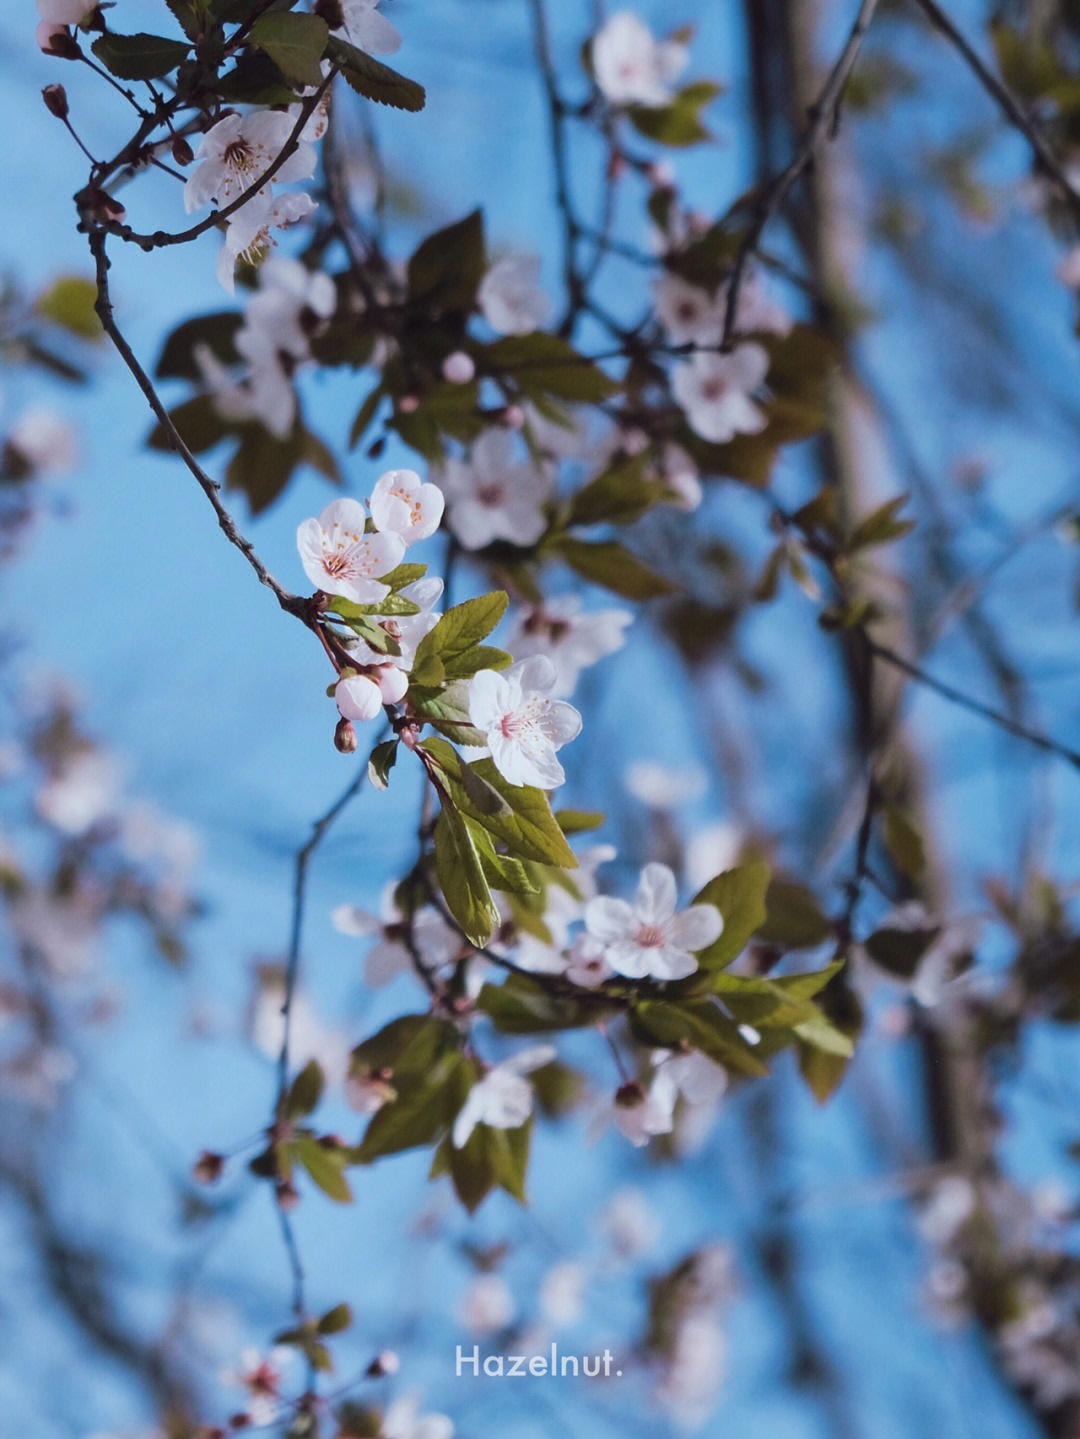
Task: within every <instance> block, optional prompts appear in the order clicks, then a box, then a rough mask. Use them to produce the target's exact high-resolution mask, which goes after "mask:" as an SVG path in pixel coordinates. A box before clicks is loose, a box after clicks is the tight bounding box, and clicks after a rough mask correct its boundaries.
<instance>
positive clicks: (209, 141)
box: [184, 110, 316, 215]
mask: <svg viewBox="0 0 1080 1439" xmlns="http://www.w3.org/2000/svg"><path fill="white" fill-rule="evenodd" d="M295 123H296V122H295V121H294V120H293V119H291V118H290V116H288V115H286V114H284V113H283V112H282V111H280V110H256V111H255V112H254V114H251V115H237V114H232V115H226V116H225V118H224V120H219V121H218V122H217V124H216V125H213V126H211V128H210V129H209V130H207V132H206V134H205V135H204V136H203V137H202V140H201V141H200V142H199V148H198V150H197V151H196V152H195V158H196V159H197V160H198V161H199V164H198V165H196V167H195V169H194V170H193V171H192V172H191V174H190V175H189V176H188V178H187V180H186V181H185V182H184V208H185V210H187V212H188V214H189V215H190V214H191V213H192V211H193V210H201V209H202V207H203V206H204V205H209V204H210V203H211V202H213V203H214V204H216V205H228V204H230V203H231V202H232V201H233V200H236V199H237V198H238V197H239V196H240V195H242V194H243V193H244V191H245V190H247V189H250V187H251V186H252V185H254V184H255V183H256V182H257V181H258V180H260V179H261V178H262V176H263V175H265V174H266V172H267V170H268V169H269V168H270V166H271V165H272V164H273V163H274V161H275V160H276V159H277V157H278V156H279V155H280V154H281V152H282V150H284V148H285V146H286V144H287V143H288V140H289V136H290V135H291V134H292V132H293V130H294V128H295ZM315 159H316V156H315V149H314V146H312V145H310V144H309V143H308V142H307V141H306V140H299V141H298V142H297V146H296V149H295V151H294V152H293V153H292V154H291V155H290V156H289V157H288V159H287V160H285V161H284V162H283V163H282V164H281V165H279V166H278V168H277V169H276V170H275V171H274V176H273V178H274V182H275V183H277V182H279V181H280V182H281V183H282V184H284V183H286V182H288V181H290V180H307V179H310V178H311V176H312V175H314V173H315ZM267 188H268V187H267V186H265V185H264V186H263V188H262V190H260V191H259V193H260V194H263V193H264V192H265V190H266V189H267ZM253 198H254V197H253ZM239 213H240V211H237V214H239Z"/></svg>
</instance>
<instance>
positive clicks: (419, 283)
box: [408, 210, 484, 390]
mask: <svg viewBox="0 0 1080 1439" xmlns="http://www.w3.org/2000/svg"><path fill="white" fill-rule="evenodd" d="M483 274H484V217H483V213H482V212H481V211H480V210H474V211H473V212H472V214H471V215H466V216H465V218H464V220H458V221H457V222H456V223H455V224H453V225H447V226H446V228H445V229H443V230H437V231H436V232H435V234H433V235H428V236H427V238H426V239H424V240H422V241H421V242H420V244H419V246H418V247H417V249H416V250H415V252H414V253H413V255H412V257H411V259H410V260H409V269H408V280H409V303H410V305H415V306H418V307H422V308H423V309H424V310H425V312H428V313H430V312H431V311H435V310H443V311H445V310H469V309H471V308H472V306H473V303H474V301H475V299H476V290H477V287H478V285H479V284H480V281H481V279H482V278H483ZM451 388H454V387H451ZM457 388H458V389H459V390H460V388H461V387H460V386H459V387H457Z"/></svg>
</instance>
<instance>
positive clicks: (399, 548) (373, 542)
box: [361, 534, 405, 578]
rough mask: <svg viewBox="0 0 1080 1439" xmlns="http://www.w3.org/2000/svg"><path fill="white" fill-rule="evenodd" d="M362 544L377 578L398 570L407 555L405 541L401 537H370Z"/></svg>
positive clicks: (372, 572)
mask: <svg viewBox="0 0 1080 1439" xmlns="http://www.w3.org/2000/svg"><path fill="white" fill-rule="evenodd" d="M361 543H362V546H363V549H364V553H365V555H366V556H367V563H368V565H369V566H370V573H371V574H372V575H373V576H374V577H375V578H379V577H381V576H382V575H388V574H389V573H390V571H391V570H396V569H397V567H398V565H400V564H401V561H402V558H403V556H404V554H405V541H404V540H403V539H402V538H401V536H400V535H377V534H376V535H368V536H367V538H366V539H365V540H363V541H362V542H361Z"/></svg>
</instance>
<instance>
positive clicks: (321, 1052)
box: [246, 964, 349, 1087]
mask: <svg viewBox="0 0 1080 1439" xmlns="http://www.w3.org/2000/svg"><path fill="white" fill-rule="evenodd" d="M284 999H285V974H284V971H283V970H282V969H281V967H280V966H279V965H275V964H260V965H257V966H256V968H255V988H254V992H253V994H252V997H251V1000H250V1003H249V1005H248V1011H247V1023H246V1029H247V1037H248V1039H249V1040H250V1042H251V1044H252V1045H253V1047H254V1048H255V1049H257V1050H258V1051H259V1053H260V1054H264V1055H265V1056H266V1057H267V1059H273V1060H277V1058H278V1056H279V1055H280V1053H281V1041H282V1039H283V1037H284V1033H285V1018H284V1016H283V1015H282V1012H281V1006H282V1003H283V1001H284ZM289 1054H290V1057H291V1058H292V1059H293V1061H294V1062H295V1063H296V1067H297V1069H303V1067H304V1065H305V1064H307V1062H308V1060H310V1059H317V1060H318V1061H319V1063H320V1065H321V1066H322V1069H323V1073H324V1074H325V1075H326V1079H327V1083H328V1084H329V1085H331V1086H333V1087H337V1086H339V1085H342V1084H344V1082H345V1075H346V1074H347V1072H348V1068H349V1044H348V1041H347V1040H346V1038H345V1035H344V1034H343V1033H342V1032H341V1031H340V1030H337V1029H333V1028H331V1027H330V1026H329V1025H327V1024H325V1023H324V1022H323V1021H322V1019H321V1018H320V1017H319V1016H318V1014H316V1012H315V1010H314V1009H313V1008H312V1005H311V1001H310V1000H309V999H308V997H307V995H306V994H305V993H304V992H303V990H295V991H294V992H293V997H292V1005H291V1008H290V1016H289Z"/></svg>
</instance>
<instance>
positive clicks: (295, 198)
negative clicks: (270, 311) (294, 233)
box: [216, 185, 316, 295]
mask: <svg viewBox="0 0 1080 1439" xmlns="http://www.w3.org/2000/svg"><path fill="white" fill-rule="evenodd" d="M269 190H270V187H269V185H267V186H265V187H264V188H263V189H262V190H260V191H259V192H258V194H257V195H252V196H251V198H250V199H249V200H247V201H245V203H244V204H243V205H242V206H241V207H240V209H239V210H237V211H236V213H235V214H233V215H230V216H229V219H228V222H227V224H226V226H225V241H224V244H223V245H222V247H221V249H220V251H219V252H218V260H217V270H216V273H217V277H218V281H219V283H220V284H221V286H222V288H223V289H225V290H227V291H228V292H229V294H230V295H231V294H232V293H233V291H234V289H235V287H236V281H235V272H236V262H237V260H239V259H241V258H243V259H246V260H248V261H249V262H250V263H252V264H254V263H256V262H257V261H258V260H259V259H260V257H261V256H262V254H263V252H264V250H266V248H267V246H269V245H272V244H274V243H275V242H274V241H273V240H272V238H271V235H270V232H271V230H284V229H287V228H288V226H289V225H294V224H296V222H297V221H298V220H306V219H307V217H308V216H309V215H310V214H311V212H312V210H314V209H315V208H316V206H315V201H314V200H313V199H312V198H311V196H310V195H307V194H305V193H304V192H303V191H302V190H301V191H300V192H299V193H298V194H295V195H276V196H272V195H271V194H270V193H269Z"/></svg>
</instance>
